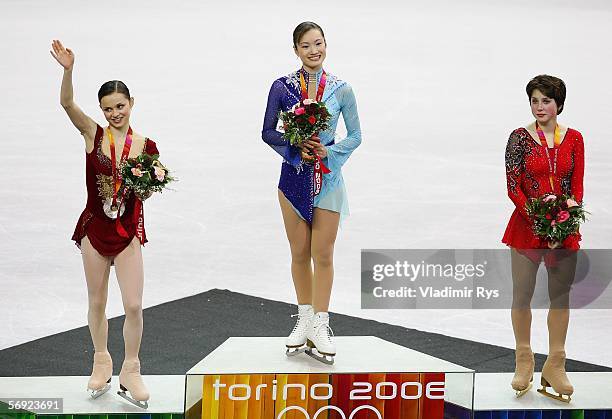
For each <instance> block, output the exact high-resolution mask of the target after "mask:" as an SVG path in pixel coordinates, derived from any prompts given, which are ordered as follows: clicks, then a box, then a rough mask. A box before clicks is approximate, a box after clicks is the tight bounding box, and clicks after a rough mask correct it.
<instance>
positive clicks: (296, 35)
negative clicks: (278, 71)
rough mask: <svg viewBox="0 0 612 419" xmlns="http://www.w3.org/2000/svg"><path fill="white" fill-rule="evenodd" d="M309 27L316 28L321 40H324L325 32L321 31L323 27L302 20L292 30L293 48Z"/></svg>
mask: <svg viewBox="0 0 612 419" xmlns="http://www.w3.org/2000/svg"><path fill="white" fill-rule="evenodd" d="M311 29H316V30H318V31H319V32H321V35H322V36H323V40H324V41H325V34H324V33H323V29H322V28H321V27H320V26H319V25H317V24H316V23H314V22H302V23H300V24H299V25H297V26H296V27H295V29H294V30H293V46H294V47H295V48H297V44H298V43H299V42H300V40H301V39H302V36H304V34H305V33H306V32H308V31H309V30H311Z"/></svg>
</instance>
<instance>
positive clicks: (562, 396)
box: [538, 377, 572, 403]
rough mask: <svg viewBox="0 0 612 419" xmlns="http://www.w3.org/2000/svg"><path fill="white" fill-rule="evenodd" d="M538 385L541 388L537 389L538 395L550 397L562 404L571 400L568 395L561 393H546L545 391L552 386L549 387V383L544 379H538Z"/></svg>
mask: <svg viewBox="0 0 612 419" xmlns="http://www.w3.org/2000/svg"><path fill="white" fill-rule="evenodd" d="M540 385H541V386H542V388H539V389H538V393H540V394H542V395H544V396H546V397H550V398H551V399H554V400H558V401H560V402H563V403H569V402H570V401H571V400H572V398H571V396H570V395H569V394H561V393H557V394H553V393H549V392H548V391H547V389H548V388H549V387H552V386H551V385H550V383H549V382H548V381H547V380H546V379H545V378H544V377H541V378H540Z"/></svg>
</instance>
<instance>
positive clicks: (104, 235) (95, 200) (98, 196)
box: [72, 125, 159, 256]
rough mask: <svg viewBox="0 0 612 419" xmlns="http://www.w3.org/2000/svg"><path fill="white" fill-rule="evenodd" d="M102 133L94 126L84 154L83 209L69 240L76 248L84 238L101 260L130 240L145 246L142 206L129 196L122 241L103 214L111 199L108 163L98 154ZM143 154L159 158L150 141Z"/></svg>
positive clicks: (154, 146)
mask: <svg viewBox="0 0 612 419" xmlns="http://www.w3.org/2000/svg"><path fill="white" fill-rule="evenodd" d="M103 137H104V130H103V129H102V127H100V126H99V125H98V128H97V130H96V136H95V138H94V147H93V150H92V151H91V153H87V152H86V153H85V162H86V165H85V175H86V176H85V183H86V185H87V205H86V206H85V209H84V210H83V213H82V214H81V217H80V218H79V221H78V223H77V225H76V229H75V230H74V234H73V235H72V240H74V241H75V243H76V244H77V246H79V247H80V245H81V239H82V238H83V237H85V236H86V235H87V238H88V239H89V241H90V242H91V244H92V246H93V247H94V248H95V249H96V250H97V251H98V253H100V254H101V255H104V256H115V255H117V254H119V253H121V251H122V250H123V249H125V248H126V247H127V246H128V245H129V244H130V242H131V241H132V239H133V238H134V236H137V237H138V239H139V240H140V243H141V244H143V245H144V243H146V242H147V238H146V234H145V230H144V210H143V208H142V202H141V201H140V200H139V199H138V198H136V197H135V196H134V194H133V193H129V194H128V196H127V197H126V198H124V202H125V210H123V211H122V212H121V214H122V215H121V218H120V221H121V225H122V226H123V229H124V230H125V232H126V233H127V237H123V236H122V235H120V234H119V232H118V231H117V224H116V220H114V219H112V218H109V217H108V216H107V215H106V213H105V211H104V202H105V201H106V200H107V199H108V197H109V196H112V188H113V179H112V169H111V160H110V159H109V158H108V157H107V156H106V155H105V154H104V153H103V152H102V138H103ZM143 150H144V152H145V153H147V154H159V152H158V151H157V146H156V144H155V142H154V141H153V140H150V139H148V138H146V139H145V144H144V148H143Z"/></svg>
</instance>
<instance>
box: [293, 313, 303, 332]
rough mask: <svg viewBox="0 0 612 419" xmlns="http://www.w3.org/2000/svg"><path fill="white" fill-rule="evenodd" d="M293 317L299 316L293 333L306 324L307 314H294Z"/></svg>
mask: <svg viewBox="0 0 612 419" xmlns="http://www.w3.org/2000/svg"><path fill="white" fill-rule="evenodd" d="M291 317H292V318H293V317H297V318H298V319H297V322H296V323H295V326H293V330H292V331H291V333H293V332H295V331H298V330H300V329H301V328H303V327H305V326H306V324H305V323H306V322H307V320H306V318H305V316H300V315H299V314H292V315H291Z"/></svg>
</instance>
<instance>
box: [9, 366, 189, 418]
mask: <svg viewBox="0 0 612 419" xmlns="http://www.w3.org/2000/svg"><path fill="white" fill-rule="evenodd" d="M88 379H89V377H85V376H63V377H0V398H10V399H16V400H18V399H26V398H30V399H32V398H35V399H58V400H61V405H60V407H61V409H58V410H57V411H55V410H46V411H37V410H34V409H26V410H27V411H26V412H24V411H21V412H18V411H17V412H16V411H13V410H11V409H9V407H8V406H7V405H6V403H0V418H2V419H5V418H10V419H13V418H15V419H34V418H43V419H47V418H50V419H103V418H104V419H126V418H128V419H129V418H142V417H143V415H145V416H146V417H147V418H150V419H181V418H183V406H184V399H185V391H184V389H185V387H184V386H185V376H184V375H147V376H145V377H144V380H145V383H146V385H147V387H148V389H149V392H150V393H151V400H150V402H149V408H148V409H147V410H143V409H141V408H139V407H137V406H134V405H133V404H131V403H128V402H127V401H125V400H124V399H122V398H121V397H119V396H118V395H117V390H118V387H119V377H117V376H114V377H113V378H112V381H111V386H112V387H111V389H110V390H109V391H108V392H107V393H105V394H103V395H102V396H100V397H99V398H97V399H95V400H93V399H92V398H91V397H90V396H89V394H88V393H87V391H86V388H87V381H88Z"/></svg>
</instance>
